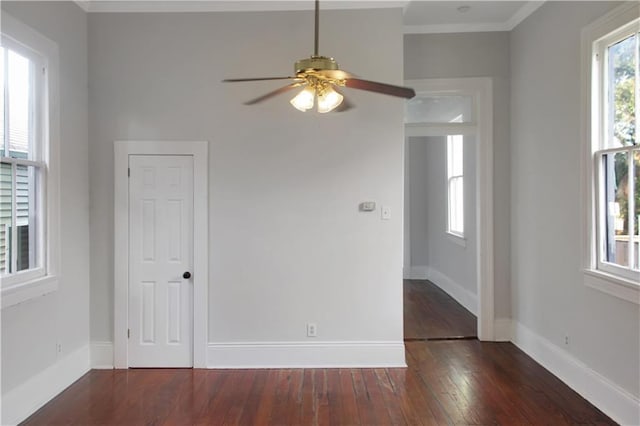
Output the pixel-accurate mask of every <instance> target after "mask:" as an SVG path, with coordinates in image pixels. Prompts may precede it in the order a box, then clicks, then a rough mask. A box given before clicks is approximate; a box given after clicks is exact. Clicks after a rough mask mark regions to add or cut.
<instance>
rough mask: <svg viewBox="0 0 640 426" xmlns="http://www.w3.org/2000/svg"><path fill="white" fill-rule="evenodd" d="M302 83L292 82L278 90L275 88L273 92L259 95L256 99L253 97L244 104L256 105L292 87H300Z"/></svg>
mask: <svg viewBox="0 0 640 426" xmlns="http://www.w3.org/2000/svg"><path fill="white" fill-rule="evenodd" d="M301 85H302V83H298V82H296V83H291V84H289V85H287V86H284V87H281V88H279V89H276V90H274V91H272V92H269V93H266V94H264V95H262V96H260V97H257V98H255V99H251V100H250V101H247V102H245V103H244V104H245V105H254V104H257V103H258V102H262V101H266V100H267V99H269V98H272V97H274V96H278V95H279V94H281V93H284V92H287V91H289V90H291V89H295V88H296V87H300V86H301Z"/></svg>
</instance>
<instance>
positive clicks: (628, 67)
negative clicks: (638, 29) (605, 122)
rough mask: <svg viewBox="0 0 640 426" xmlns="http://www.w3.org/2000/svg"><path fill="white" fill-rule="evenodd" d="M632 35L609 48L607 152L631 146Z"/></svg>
mask: <svg viewBox="0 0 640 426" xmlns="http://www.w3.org/2000/svg"><path fill="white" fill-rule="evenodd" d="M637 43H638V36H637V35H636V34H634V35H632V36H630V37H628V38H626V39H624V40H622V41H620V42H618V43H616V44H614V45H612V46H611V47H609V64H608V65H609V82H608V85H609V88H608V91H609V122H610V129H609V141H608V145H609V147H610V148H613V147H618V146H630V145H635V144H636V143H637V141H636V140H635V137H636V135H635V128H636V117H635V103H636V96H635V93H636V92H635V90H636V88H635V87H636V79H637V76H636V70H637V69H638V65H637V64H636V60H637V59H636V58H637V57H636V51H637V49H638V45H637Z"/></svg>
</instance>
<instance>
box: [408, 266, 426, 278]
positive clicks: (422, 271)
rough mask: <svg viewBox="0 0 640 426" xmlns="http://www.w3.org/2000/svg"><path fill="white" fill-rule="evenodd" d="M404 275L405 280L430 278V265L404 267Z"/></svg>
mask: <svg viewBox="0 0 640 426" xmlns="http://www.w3.org/2000/svg"><path fill="white" fill-rule="evenodd" d="M402 277H403V278H404V279H405V280H427V279H429V267H428V266H409V267H406V268H403V270H402Z"/></svg>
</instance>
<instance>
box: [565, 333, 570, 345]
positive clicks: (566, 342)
mask: <svg viewBox="0 0 640 426" xmlns="http://www.w3.org/2000/svg"><path fill="white" fill-rule="evenodd" d="M564 345H565V346H569V335H568V334H565V335H564Z"/></svg>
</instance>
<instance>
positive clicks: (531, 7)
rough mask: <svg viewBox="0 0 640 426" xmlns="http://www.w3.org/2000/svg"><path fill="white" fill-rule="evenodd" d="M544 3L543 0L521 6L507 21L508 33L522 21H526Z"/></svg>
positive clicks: (544, 0)
mask: <svg viewBox="0 0 640 426" xmlns="http://www.w3.org/2000/svg"><path fill="white" fill-rule="evenodd" d="M545 2H546V0H543V1H529V2H527V3H525V4H524V5H522V7H521V8H520V9H518V11H517V12H516V13H514V14H513V16H512V17H511V18H509V20H507V22H506V24H507V28H508V31H511V30H513V29H514V28H515V27H517V26H518V25H520V23H521V22H522V21H524V20H525V19H527V18H528V17H529V16H530V15H531V14H532V13H533V12H535V11H536V10H538V9H539V8H540V6H542V5H543V4H545Z"/></svg>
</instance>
